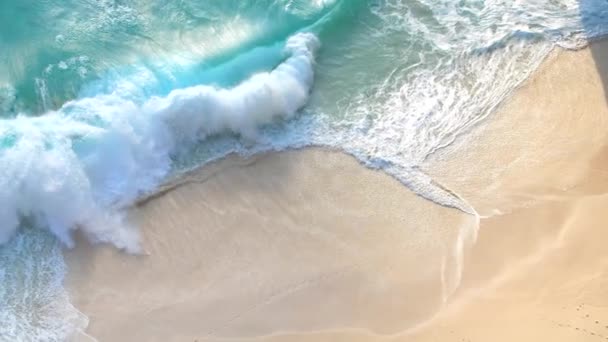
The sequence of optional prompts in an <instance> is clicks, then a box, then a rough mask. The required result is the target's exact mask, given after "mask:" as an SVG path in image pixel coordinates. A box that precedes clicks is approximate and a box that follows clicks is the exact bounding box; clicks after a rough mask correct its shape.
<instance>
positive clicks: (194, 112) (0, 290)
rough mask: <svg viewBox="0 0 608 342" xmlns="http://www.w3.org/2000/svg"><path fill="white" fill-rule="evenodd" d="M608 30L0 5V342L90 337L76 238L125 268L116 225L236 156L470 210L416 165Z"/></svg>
mask: <svg viewBox="0 0 608 342" xmlns="http://www.w3.org/2000/svg"><path fill="white" fill-rule="evenodd" d="M607 29H608V5H607V4H606V3H605V1H601V0H585V1H576V0H552V1H549V0H546V1H541V0H521V1H502V0H463V1H458V2H455V1H450V0H258V1H247V0H240V1H236V0H235V1H228V0H207V1H195V0H184V1H179V2H178V1H172V2H167V1H157V0H147V1H144V0H122V1H119V0H114V1H111V0H105V1H102V0H96V1H84V0H48V1H33V0H19V1H17V0H5V1H2V2H0V118H1V119H0V165H1V166H2V167H1V168H0V189H2V190H0V207H1V208H2V211H0V242H2V243H3V247H0V278H1V280H2V281H1V282H0V318H1V320H2V322H11V323H10V324H3V325H1V326H0V340H2V341H4V340H7V341H15V340H17V341H18V340H36V339H38V340H64V339H65V338H66V336H68V335H69V334H70V332H71V331H73V330H74V329H78V328H81V327H82V326H84V325H86V318H85V317H82V316H81V315H80V314H79V313H78V312H77V311H76V310H75V309H74V308H72V307H71V306H70V304H69V302H68V301H67V294H66V293H65V291H64V290H63V288H62V286H61V283H62V279H63V275H64V273H65V269H64V268H65V266H64V264H63V261H62V260H61V254H60V248H61V247H60V246H61V244H63V245H67V246H70V245H71V244H72V239H71V233H72V230H73V229H76V227H78V228H79V229H81V230H83V232H84V234H85V235H86V236H87V237H89V238H90V239H91V240H92V241H94V242H107V243H111V244H114V245H115V246H116V247H118V248H122V249H125V250H127V251H137V250H138V248H139V246H138V234H137V231H136V229H135V228H134V227H127V226H125V225H124V224H123V223H122V220H121V211H122V210H123V209H124V208H126V207H128V206H129V205H130V204H131V203H132V202H133V201H134V200H135V199H136V198H137V197H138V196H140V195H141V194H143V193H146V192H151V191H154V189H155V188H156V187H157V186H158V185H159V184H160V183H161V182H163V180H165V179H166V178H167V177H169V176H171V175H173V174H175V173H176V172H180V171H183V170H185V169H188V168H191V167H196V166H199V165H202V164H204V163H205V162H207V161H209V160H213V159H216V158H219V157H222V156H224V155H226V154H227V153H230V152H238V153H241V154H251V153H258V152H262V151H268V150H279V149H285V148H294V147H301V146H309V145H322V146H330V147H333V148H339V149H342V150H344V151H347V152H348V153H351V154H353V155H355V156H357V157H358V158H359V159H360V160H361V161H362V162H363V163H365V164H366V165H368V166H370V167H374V168H381V169H384V170H385V171H386V172H388V173H390V174H392V175H393V176H395V177H396V178H397V179H399V180H401V181H402V182H403V183H404V184H405V185H407V186H409V187H410V188H411V189H412V190H414V191H416V192H417V193H419V194H420V195H421V196H423V197H425V198H427V199H430V200H433V201H435V202H437V203H439V204H442V205H447V206H451V207H455V208H458V209H461V210H463V211H466V212H473V211H474V210H473V209H472V208H470V207H469V206H468V204H467V203H466V202H464V201H462V200H461V199H460V198H458V197H457V196H455V195H454V194H451V193H449V192H447V191H445V190H444V189H442V188H441V187H437V186H435V185H433V184H434V183H433V181H432V179H430V178H429V177H427V176H426V175H425V174H423V173H421V172H420V171H419V166H421V165H423V164H424V162H425V160H426V159H427V158H428V156H429V155H431V154H433V153H434V152H435V151H437V150H440V149H441V148H443V147H445V146H447V145H449V144H451V143H452V142H453V141H454V139H455V138H456V137H458V136H459V135H461V134H465V133H466V132H467V131H468V130H469V129H470V128H471V127H473V126H474V125H476V124H478V123H479V122H481V121H482V120H483V119H484V118H486V117H487V116H488V115H489V114H490V113H491V111H492V109H493V108H494V107H495V106H496V105H497V104H498V103H499V102H500V101H501V100H502V99H504V97H505V96H506V95H508V94H509V92H510V91H512V90H513V88H514V87H515V86H517V84H519V83H520V82H521V81H522V80H524V79H525V78H526V77H527V76H528V75H529V73H530V72H532V71H533V70H534V69H535V68H536V66H537V65H538V64H539V63H540V62H541V61H542V59H543V58H544V57H545V56H546V55H547V54H548V53H549V51H551V49H553V48H554V47H555V46H561V47H565V48H577V47H582V46H584V45H585V44H586V42H587V40H588V39H589V38H592V37H596V36H600V35H603V34H604V33H605V32H607ZM32 227H36V228H32Z"/></svg>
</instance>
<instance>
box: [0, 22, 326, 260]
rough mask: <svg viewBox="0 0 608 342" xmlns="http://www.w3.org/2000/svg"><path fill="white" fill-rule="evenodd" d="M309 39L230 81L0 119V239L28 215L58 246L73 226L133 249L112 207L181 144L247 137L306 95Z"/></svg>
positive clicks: (163, 171)
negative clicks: (269, 65) (261, 69)
mask: <svg viewBox="0 0 608 342" xmlns="http://www.w3.org/2000/svg"><path fill="white" fill-rule="evenodd" d="M318 47H319V42H318V40H317V38H316V37H315V36H314V35H312V34H309V33H300V34H296V35H295V36H293V37H291V38H290V39H289V40H288V41H287V43H286V45H285V50H284V53H285V58H286V59H285V61H284V62H283V63H281V64H280V65H279V66H278V67H276V68H275V69H274V70H272V71H270V72H267V73H259V74H256V75H254V76H252V77H251V78H250V79H248V80H245V81H244V82H243V83H241V84H239V85H237V86H236V87H234V88H230V89H221V88H216V87H213V86H196V87H191V88H185V89H178V90H175V91H173V92H171V93H170V94H169V95H168V96H166V97H153V98H151V99H150V100H148V101H146V102H144V103H143V104H142V105H138V104H136V103H134V102H133V101H130V100H127V99H123V98H121V97H119V96H114V95H100V96H96V97H92V98H84V99H80V100H74V101H71V102H68V103H66V104H65V105H64V106H62V107H61V108H60V109H59V110H57V111H54V112H50V113H47V114H46V115H44V116H40V117H36V118H31V117H25V116H19V117H17V118H15V119H8V120H2V121H0V136H2V137H13V138H11V139H8V140H7V139H6V138H5V140H4V141H3V145H2V146H1V150H0V164H2V165H3V166H4V167H3V168H2V170H1V171H0V187H1V188H2V189H3V191H2V192H0V206H1V207H3V208H4V210H3V211H2V212H0V223H1V227H2V230H0V242H2V243H4V242H6V241H8V240H9V239H10V238H11V237H12V236H13V234H14V232H15V231H16V230H17V228H18V226H19V222H20V220H21V218H22V217H28V218H31V219H32V220H33V221H35V222H36V223H37V225H39V226H42V227H48V229H49V230H50V231H51V232H53V234H55V236H57V237H58V238H59V239H60V240H61V241H62V242H63V243H64V244H65V245H67V246H73V244H74V242H73V239H72V237H71V234H72V233H71V232H72V231H73V230H75V229H80V230H81V231H82V232H83V233H84V234H85V235H86V236H87V237H88V238H89V239H90V240H91V241H93V242H103V243H111V244H113V245H114V246H116V247H118V248H121V249H124V250H126V251H128V252H138V251H139V241H138V237H137V233H136V232H135V231H134V230H133V229H131V228H129V227H127V226H125V225H124V224H123V223H122V220H121V217H120V210H121V209H123V208H124V207H125V206H128V205H129V204H131V203H132V202H133V201H134V200H135V199H136V198H137V196H138V195H140V194H142V193H143V192H145V191H150V190H153V189H154V188H155V187H156V186H157V185H158V183H159V182H160V181H161V180H162V179H163V178H164V177H165V176H166V175H167V174H168V172H169V171H170V169H171V156H172V155H173V154H175V153H178V152H179V151H180V150H181V149H187V148H188V146H191V145H192V144H194V143H196V142H198V141H201V140H203V139H205V138H207V137H209V136H213V135H217V134H221V133H229V134H237V135H241V136H243V137H245V138H247V139H252V140H254V139H255V138H256V130H257V128H258V127H259V126H260V125H265V124H270V123H272V122H273V121H274V120H276V119H279V118H282V119H287V118H290V117H292V116H293V115H294V114H295V113H296V111H297V110H298V109H300V108H301V107H302V106H304V105H305V103H306V101H307V98H308V95H309V92H310V88H311V86H312V84H313V66H314V55H315V51H316V50H317V49H318Z"/></svg>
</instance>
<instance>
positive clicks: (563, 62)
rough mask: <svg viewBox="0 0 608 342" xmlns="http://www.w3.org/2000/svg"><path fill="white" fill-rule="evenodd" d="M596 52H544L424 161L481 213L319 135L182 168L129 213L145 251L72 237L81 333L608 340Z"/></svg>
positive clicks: (606, 215) (605, 183)
mask: <svg viewBox="0 0 608 342" xmlns="http://www.w3.org/2000/svg"><path fill="white" fill-rule="evenodd" d="M607 52H608V44H606V43H597V44H594V45H593V47H592V48H590V49H584V50H581V51H578V52H565V51H562V52H559V53H555V54H553V55H552V56H551V57H550V58H549V59H548V60H547V61H546V62H545V63H544V64H543V66H542V68H541V70H540V71H539V72H537V73H536V74H535V76H534V77H533V78H531V79H530V80H529V81H528V82H526V84H525V85H524V86H522V87H521V89H518V90H517V91H516V92H515V94H514V95H513V96H512V97H511V98H510V99H509V100H508V101H506V102H505V103H504V104H503V105H502V106H501V107H500V108H499V110H498V111H497V112H496V113H495V114H493V116H492V117H491V119H490V120H489V121H488V122H486V123H484V124H483V126H481V127H478V128H476V129H475V130H474V131H473V132H471V134H469V135H467V136H466V137H463V138H461V139H460V140H459V141H458V142H457V143H456V144H455V145H454V146H452V147H450V148H448V149H446V150H444V151H442V152H441V153H440V154H438V155H436V156H434V157H433V158H432V160H429V162H428V165H426V166H425V169H426V171H427V172H428V173H429V174H430V175H432V176H433V177H435V179H437V180H438V181H440V183H441V184H443V185H445V186H447V187H448V188H450V189H451V190H453V191H454V192H456V193H458V194H459V195H460V196H462V197H463V198H465V199H466V200H467V201H468V202H469V203H471V204H472V205H473V206H474V207H475V208H476V209H477V210H478V212H479V213H480V215H481V216H482V218H481V220H480V221H478V219H477V218H476V217H473V216H470V215H467V214H464V213H461V212H459V211H457V210H454V209H447V208H443V207H440V206H437V205H435V204H433V203H431V202H428V201H426V200H423V199H421V198H420V197H418V196H416V195H415V194H413V193H412V192H410V191H409V190H408V189H407V188H405V187H404V186H402V185H401V184H400V183H398V182H397V181H395V180H394V179H392V178H390V177H388V176H387V175H385V174H383V173H381V172H377V171H372V170H368V169H365V168H364V167H362V166H361V165H359V164H358V163H357V161H356V160H354V159H353V158H351V157H349V156H346V155H343V154H341V153H337V152H330V151H325V150H320V149H306V150H302V151H292V152H283V153H276V154H269V155H265V156H260V157H257V158H254V159H251V160H242V159H239V158H228V159H227V160H224V161H221V162H219V163H216V164H214V165H211V166H208V167H205V168H203V169H202V170H200V171H197V172H194V173H192V174H190V175H189V176H188V177H186V178H184V179H182V180H180V183H179V184H173V185H171V186H170V187H169V189H167V191H166V192H163V193H162V195H159V196H157V197H154V198H150V199H148V200H146V201H144V202H142V203H141V204H140V205H139V206H138V207H136V208H134V209H133V210H132V211H131V214H130V217H131V219H132V220H133V221H134V222H135V223H136V224H137V225H138V226H139V227H140V229H141V231H142V233H143V236H144V245H145V248H146V249H147V251H148V252H149V253H150V254H149V255H147V256H127V255H123V254H121V253H119V252H116V251H115V250H112V249H111V248H92V247H90V246H87V245H86V244H80V245H79V246H78V248H77V249H76V250H74V251H70V252H68V253H66V254H67V259H68V264H69V267H70V273H69V284H68V285H69V288H70V291H71V293H72V296H73V301H74V303H75V305H76V306H77V307H78V308H80V309H81V310H82V311H83V312H84V313H85V314H87V315H88V316H89V317H90V319H91V324H90V326H89V330H88V333H90V334H91V335H93V336H95V337H97V338H98V339H99V340H100V341H223V340H227V341H246V340H255V341H349V342H350V341H383V340H394V341H471V342H473V341H483V342H486V341H529V342H532V341H534V342H536V341H599V340H608V247H607V246H605V244H606V241H608V230H607V229H606V227H605V226H606V222H608V211H605V209H606V208H607V207H608V191H607V190H608V150H607V149H606V148H607V147H606V143H607V142H608V140H607V132H608V106H607V104H606V92H605V90H604V86H603V83H602V78H601V77H600V74H601V73H603V72H604V71H605V70H607V68H605V67H604V66H603V65H597V64H596V60H604V61H606V63H608V58H601V57H602V56H606V57H608V54H607ZM593 57H596V58H595V60H594V58H593ZM601 76H602V77H605V78H606V79H608V74H605V73H604V74H603V75H601ZM478 229H479V232H478V233H479V234H478V238H477V241H476V243H474V244H473V238H474V236H475V234H476V232H477V230H478ZM454 290H455V292H454Z"/></svg>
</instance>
